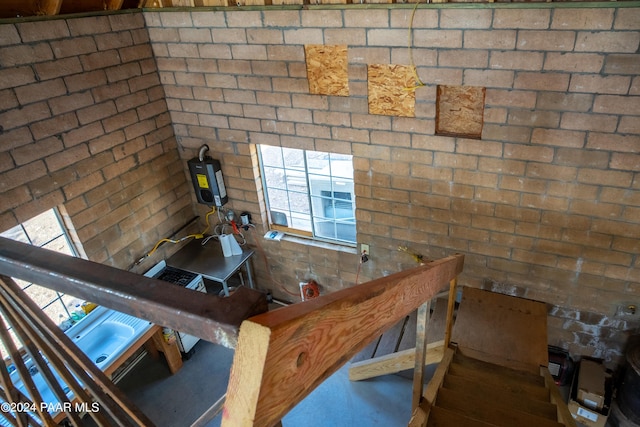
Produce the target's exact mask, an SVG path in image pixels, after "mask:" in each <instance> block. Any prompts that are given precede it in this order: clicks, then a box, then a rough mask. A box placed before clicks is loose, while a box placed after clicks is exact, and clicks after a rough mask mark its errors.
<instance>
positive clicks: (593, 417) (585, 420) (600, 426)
mask: <svg viewBox="0 0 640 427" xmlns="http://www.w3.org/2000/svg"><path fill="white" fill-rule="evenodd" d="M568 406H569V412H571V415H573V418H575V420H576V421H577V422H579V423H581V424H584V425H585V426H587V427H604V426H605V425H606V424H607V418H609V416H608V414H606V415H605V414H601V413H600V412H597V411H594V410H593V409H589V408H585V407H584V406H582V405H580V404H579V403H578V402H576V401H575V400H569V405H568Z"/></svg>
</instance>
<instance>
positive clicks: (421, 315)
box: [411, 301, 431, 412]
mask: <svg viewBox="0 0 640 427" xmlns="http://www.w3.org/2000/svg"><path fill="white" fill-rule="evenodd" d="M430 306H431V304H430V301H427V302H425V303H424V304H422V305H421V306H420V308H418V319H417V323H416V350H415V357H414V359H415V363H414V367H413V395H412V399H411V402H412V403H411V410H412V412H413V411H414V410H415V409H416V408H417V407H418V405H419V404H420V399H422V387H423V386H422V384H423V383H424V359H425V356H426V354H427V327H428V326H429V309H430Z"/></svg>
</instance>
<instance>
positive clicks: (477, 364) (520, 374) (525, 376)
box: [453, 351, 544, 387]
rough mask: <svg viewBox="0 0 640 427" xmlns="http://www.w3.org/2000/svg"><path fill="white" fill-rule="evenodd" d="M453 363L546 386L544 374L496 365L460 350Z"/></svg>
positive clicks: (502, 376)
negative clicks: (466, 354) (465, 354)
mask: <svg viewBox="0 0 640 427" xmlns="http://www.w3.org/2000/svg"><path fill="white" fill-rule="evenodd" d="M453 363H455V364H456V365H459V366H463V367H467V368H471V369H475V370H479V371H482V372H485V373H489V374H491V375H493V376H497V377H500V378H504V377H507V378H510V379H516V380H517V381H522V382H528V383H531V384H534V385H539V386H541V387H544V378H542V376H540V375H539V374H534V373H531V372H528V371H520V370H516V369H511V368H507V367H505V366H501V365H496V364H494V363H489V362H484V361H482V360H478V359H474V358H471V357H468V356H464V355H463V354H462V353H461V352H460V351H458V352H456V354H455V356H454V358H453Z"/></svg>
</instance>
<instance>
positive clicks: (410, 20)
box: [404, 0, 428, 91]
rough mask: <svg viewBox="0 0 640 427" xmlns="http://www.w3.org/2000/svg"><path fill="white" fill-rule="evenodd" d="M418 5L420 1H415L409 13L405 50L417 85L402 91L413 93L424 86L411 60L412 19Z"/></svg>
mask: <svg viewBox="0 0 640 427" xmlns="http://www.w3.org/2000/svg"><path fill="white" fill-rule="evenodd" d="M427 3H428V0H427ZM419 4H420V0H418V1H416V4H415V6H413V10H412V11H411V18H410V19H409V28H408V32H407V49H408V51H409V66H410V67H411V70H412V71H413V75H414V77H415V78H416V81H417V82H418V83H417V84H416V85H414V86H412V87H407V88H405V89H404V90H406V91H415V90H416V89H418V88H420V87H424V86H426V85H425V84H424V82H423V81H422V80H421V79H420V76H419V75H418V69H417V68H416V65H415V62H414V60H413V43H412V41H413V40H412V37H411V36H412V34H413V19H414V18H415V15H416V10H417V9H418V5H419Z"/></svg>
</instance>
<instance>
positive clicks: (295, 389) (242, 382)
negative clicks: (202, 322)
mask: <svg viewBox="0 0 640 427" xmlns="http://www.w3.org/2000/svg"><path fill="white" fill-rule="evenodd" d="M463 263H464V255H453V256H450V257H447V258H443V259H441V260H438V261H434V262H432V263H429V264H426V265H423V266H418V267H416V268H414V269H411V270H407V271H402V272H399V273H395V274H392V275H390V276H387V277H383V278H380V279H376V280H372V281H370V282H367V283H364V284H362V285H359V286H354V287H352V288H348V289H343V290H340V291H337V292H334V293H332V294H328V295H323V296H321V297H319V298H315V299H313V300H310V301H306V302H303V303H298V304H294V305H290V306H288V307H285V308H280V309H278V310H275V311H272V312H268V313H264V314H261V315H258V316H255V317H253V318H251V319H249V320H246V321H245V322H243V323H242V326H241V327H240V336H239V338H238V346H237V348H236V352H235V356H234V360H233V366H232V368H231V377H230V379H229V387H228V389H227V401H226V404H225V408H224V411H223V416H222V425H223V426H234V427H236V426H237V427H239V426H253V425H259V426H273V425H274V424H275V423H277V422H278V421H279V420H280V419H282V417H283V416H284V415H285V414H286V413H287V412H288V411H289V410H290V409H291V408H293V407H294V406H295V405H296V404H297V403H298V402H299V401H300V400H302V399H303V398H304V397H305V396H307V395H308V394H309V393H310V392H311V391H312V390H313V389H314V388H315V387H317V386H318V385H319V384H320V383H321V382H322V381H324V380H325V379H326V378H328V377H329V376H330V375H331V374H333V373H334V372H335V371H336V370H338V369H339V368H340V367H341V366H342V365H344V364H345V363H346V362H347V360H349V359H350V358H351V357H353V355H355V354H356V353H357V352H358V351H360V350H361V349H362V348H364V347H365V346H366V345H367V344H368V343H369V341H371V340H373V339H375V338H376V337H378V336H379V335H380V334H381V333H382V332H384V331H385V330H387V329H388V328H390V327H391V326H393V325H394V324H395V323H396V322H398V321H399V320H400V319H402V318H404V317H405V316H406V315H408V314H409V313H411V312H412V311H413V310H415V309H417V308H418V307H419V306H420V305H421V304H422V303H424V302H425V301H428V300H430V299H432V298H433V297H434V296H435V295H437V293H438V292H439V291H440V289H442V288H443V287H444V286H446V284H447V283H449V281H450V280H452V279H453V278H454V277H456V276H457V275H459V274H460V273H461V272H462V266H463Z"/></svg>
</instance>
